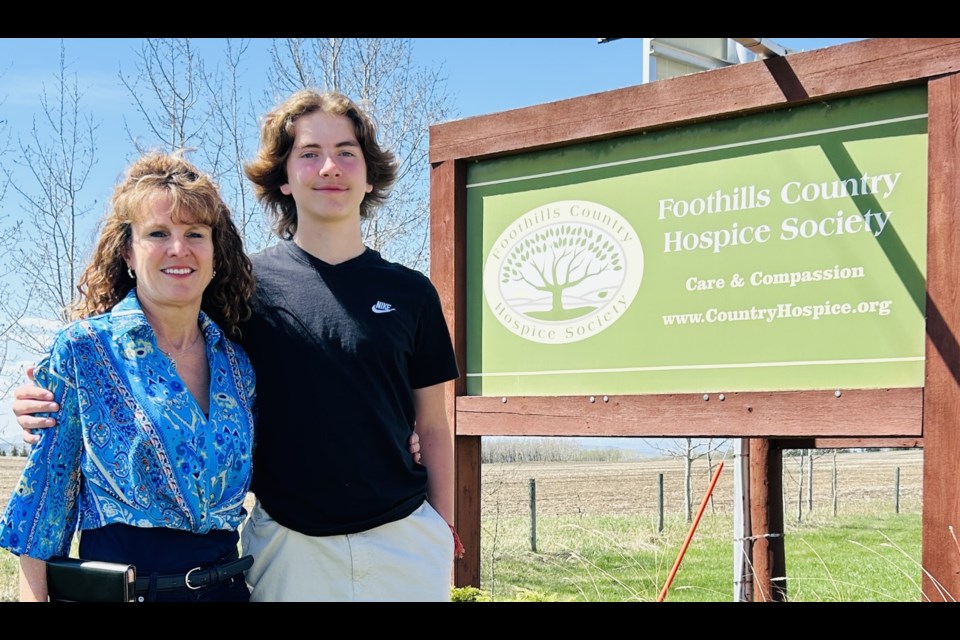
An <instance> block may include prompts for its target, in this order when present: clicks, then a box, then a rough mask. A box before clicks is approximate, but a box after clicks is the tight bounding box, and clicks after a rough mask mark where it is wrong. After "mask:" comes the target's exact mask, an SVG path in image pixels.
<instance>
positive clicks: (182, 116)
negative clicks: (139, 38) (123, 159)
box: [119, 38, 210, 153]
mask: <svg viewBox="0 0 960 640" xmlns="http://www.w3.org/2000/svg"><path fill="white" fill-rule="evenodd" d="M205 73H206V72H205V70H204V64H203V60H202V59H201V57H200V54H199V53H198V52H197V50H196V48H195V47H194V46H193V43H192V41H191V40H190V38H161V39H157V38H148V39H145V40H144V41H143V43H142V44H141V47H140V51H139V52H137V54H136V58H135V61H134V72H133V73H124V71H123V67H122V66H121V68H120V72H119V76H120V82H121V84H123V86H124V87H126V89H127V91H128V93H129V94H130V97H131V99H132V100H133V104H134V107H135V108H136V111H137V113H139V114H140V115H141V116H142V119H143V121H144V123H145V124H146V126H147V129H148V130H149V132H150V135H149V136H146V137H143V136H139V135H137V134H135V133H134V130H133V129H131V125H130V123H129V122H126V119H124V124H125V127H126V130H127V134H128V135H129V136H130V141H131V142H132V143H133V145H134V147H135V148H136V150H137V152H138V153H143V152H145V151H150V150H152V149H156V148H160V149H164V150H166V151H177V150H180V149H191V148H201V147H203V146H204V143H205V142H206V136H207V130H208V128H207V124H208V121H209V119H210V116H209V113H208V111H207V109H206V100H205V92H206V87H207V83H206V81H205Z"/></svg>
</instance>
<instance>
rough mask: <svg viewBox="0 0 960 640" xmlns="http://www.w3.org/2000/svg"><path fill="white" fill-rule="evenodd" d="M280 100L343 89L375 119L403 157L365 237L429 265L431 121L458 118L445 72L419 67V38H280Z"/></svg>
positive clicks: (388, 253)
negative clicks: (415, 53)
mask: <svg viewBox="0 0 960 640" xmlns="http://www.w3.org/2000/svg"><path fill="white" fill-rule="evenodd" d="M271 57H272V61H273V72H272V78H273V79H272V86H271V90H272V91H273V94H274V95H273V100H274V101H277V100H278V99H282V97H284V96H286V95H287V94H289V93H291V92H293V91H296V90H298V89H302V88H314V89H318V90H331V91H339V92H341V93H343V94H345V95H347V96H349V97H350V98H351V99H353V100H354V101H356V102H357V103H358V104H359V105H360V106H361V107H362V108H363V109H364V110H365V111H367V112H368V113H369V114H370V115H371V116H372V117H373V118H374V120H375V122H376V124H377V129H378V131H379V135H380V138H381V139H380V142H381V143H382V144H383V145H384V146H385V147H387V148H389V149H391V150H392V151H393V152H394V153H395V154H397V159H398V161H399V165H400V168H399V172H398V180H397V183H396V186H395V187H394V189H393V193H392V194H391V196H390V198H389V199H388V201H387V203H386V204H384V205H383V206H382V207H380V208H379V209H378V210H377V211H375V212H374V213H373V215H371V216H370V217H369V218H368V219H367V220H366V221H365V222H364V224H363V232H364V242H365V243H366V244H367V245H368V246H370V247H371V248H373V249H376V250H378V251H380V252H381V253H382V254H383V255H384V256H385V257H387V258H389V259H391V260H394V261H397V262H402V263H404V264H406V265H407V266H410V267H413V268H416V269H421V270H424V271H425V270H426V268H427V265H428V264H429V244H428V237H429V162H428V142H429V139H428V136H429V129H428V127H429V125H431V124H433V123H435V122H440V121H443V120H446V119H448V118H449V117H451V115H452V113H451V111H452V99H451V97H450V96H449V94H448V93H447V88H446V77H445V76H444V75H443V74H442V72H441V70H439V69H432V68H426V67H422V66H418V65H417V64H416V63H415V61H414V58H413V42H412V41H411V40H409V39H394V38H317V39H301V38H291V39H286V40H278V41H275V42H274V44H273V46H272V48H271Z"/></svg>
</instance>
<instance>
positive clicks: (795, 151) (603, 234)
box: [467, 87, 927, 395]
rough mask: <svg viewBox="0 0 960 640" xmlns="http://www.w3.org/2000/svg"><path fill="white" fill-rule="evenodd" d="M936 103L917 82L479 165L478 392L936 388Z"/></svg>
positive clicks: (470, 184) (473, 194) (472, 213)
mask: <svg viewBox="0 0 960 640" xmlns="http://www.w3.org/2000/svg"><path fill="white" fill-rule="evenodd" d="M926 109H927V99H926V89H925V87H918V88H910V89H902V90H898V91H893V92H886V93H881V94H875V95H870V96H861V97H855V98H850V99H845V100H837V101H832V102H829V103H817V104H811V105H808V106H804V107H800V108H794V109H789V110H781V111H774V112H768V113H763V114H759V115H754V116H748V117H742V118H736V119H729V120H723V121H718V122H710V123H705V124H700V125H693V126H686V127H683V128H678V129H669V130H661V131H655V132H648V133H646V134H643V135H635V136H630V137H624V138H617V139H614V140H605V141H599V142H593V143H588V144H579V145H576V146H570V147H565V148H562V149H556V150H549V151H543V152H537V153H527V154H524V155H522V156H514V157H510V158H505V159H495V160H490V161H484V162H479V163H477V164H475V165H472V166H471V167H470V169H469V171H468V174H467V193H468V201H467V224H468V235H467V237H468V243H469V244H468V248H467V260H468V274H467V287H468V293H467V312H468V313H467V317H468V318H469V320H468V326H467V393H468V394H470V395H577V394H604V393H607V394H648V393H688V392H718V391H781V390H801V389H834V388H882V387H919V386H923V371H924V358H923V354H924V326H925V323H924V311H925V279H926V275H925V268H926V207H927V113H926ZM584 117H589V114H584Z"/></svg>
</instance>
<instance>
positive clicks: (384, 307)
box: [370, 300, 396, 313]
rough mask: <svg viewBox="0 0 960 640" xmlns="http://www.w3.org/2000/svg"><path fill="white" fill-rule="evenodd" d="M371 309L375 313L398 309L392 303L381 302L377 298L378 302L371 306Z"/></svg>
mask: <svg viewBox="0 0 960 640" xmlns="http://www.w3.org/2000/svg"><path fill="white" fill-rule="evenodd" d="M370 310H371V311H373V312H374V313H390V312H391V311H396V309H394V308H393V305H392V304H389V303H387V302H380V301H379V300H377V304H375V305H373V306H372V307H370Z"/></svg>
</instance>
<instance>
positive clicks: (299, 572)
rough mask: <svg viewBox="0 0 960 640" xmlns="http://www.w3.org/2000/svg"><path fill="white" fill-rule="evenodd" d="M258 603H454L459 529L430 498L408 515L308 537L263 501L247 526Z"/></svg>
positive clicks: (244, 543)
mask: <svg viewBox="0 0 960 640" xmlns="http://www.w3.org/2000/svg"><path fill="white" fill-rule="evenodd" d="M240 542H241V548H242V550H243V554H244V555H246V554H250V555H252V556H253V557H254V563H253V567H252V568H251V569H250V570H249V571H247V584H249V585H250V588H251V596H250V599H251V601H252V602H372V601H394V602H396V601H403V602H447V601H449V600H450V586H451V585H450V576H451V571H452V567H453V535H452V534H451V532H450V528H449V527H448V526H447V523H446V522H445V521H444V520H443V518H441V517H440V514H438V513H437V512H436V510H434V508H433V507H432V506H430V503H428V502H426V501H424V503H423V504H422V505H421V506H420V507H419V508H418V509H417V510H416V511H414V512H413V513H411V514H410V515H409V516H407V517H406V518H404V519H403V520H398V521H396V522H390V523H387V524H385V525H382V526H379V527H376V528H374V529H370V530H368V531H361V532H360V533H352V534H348V535H340V536H306V535H303V534H302V533H298V532H296V531H293V530H291V529H287V528H286V527H284V526H282V525H280V524H279V523H277V521H276V520H274V519H273V518H271V517H270V515H269V514H268V513H267V512H266V510H264V509H263V508H262V507H261V506H260V502H259V501H257V503H256V505H254V508H253V510H252V511H251V513H250V516H249V517H248V518H247V521H246V522H245V523H244V524H243V527H242V528H241V530H240Z"/></svg>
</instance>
